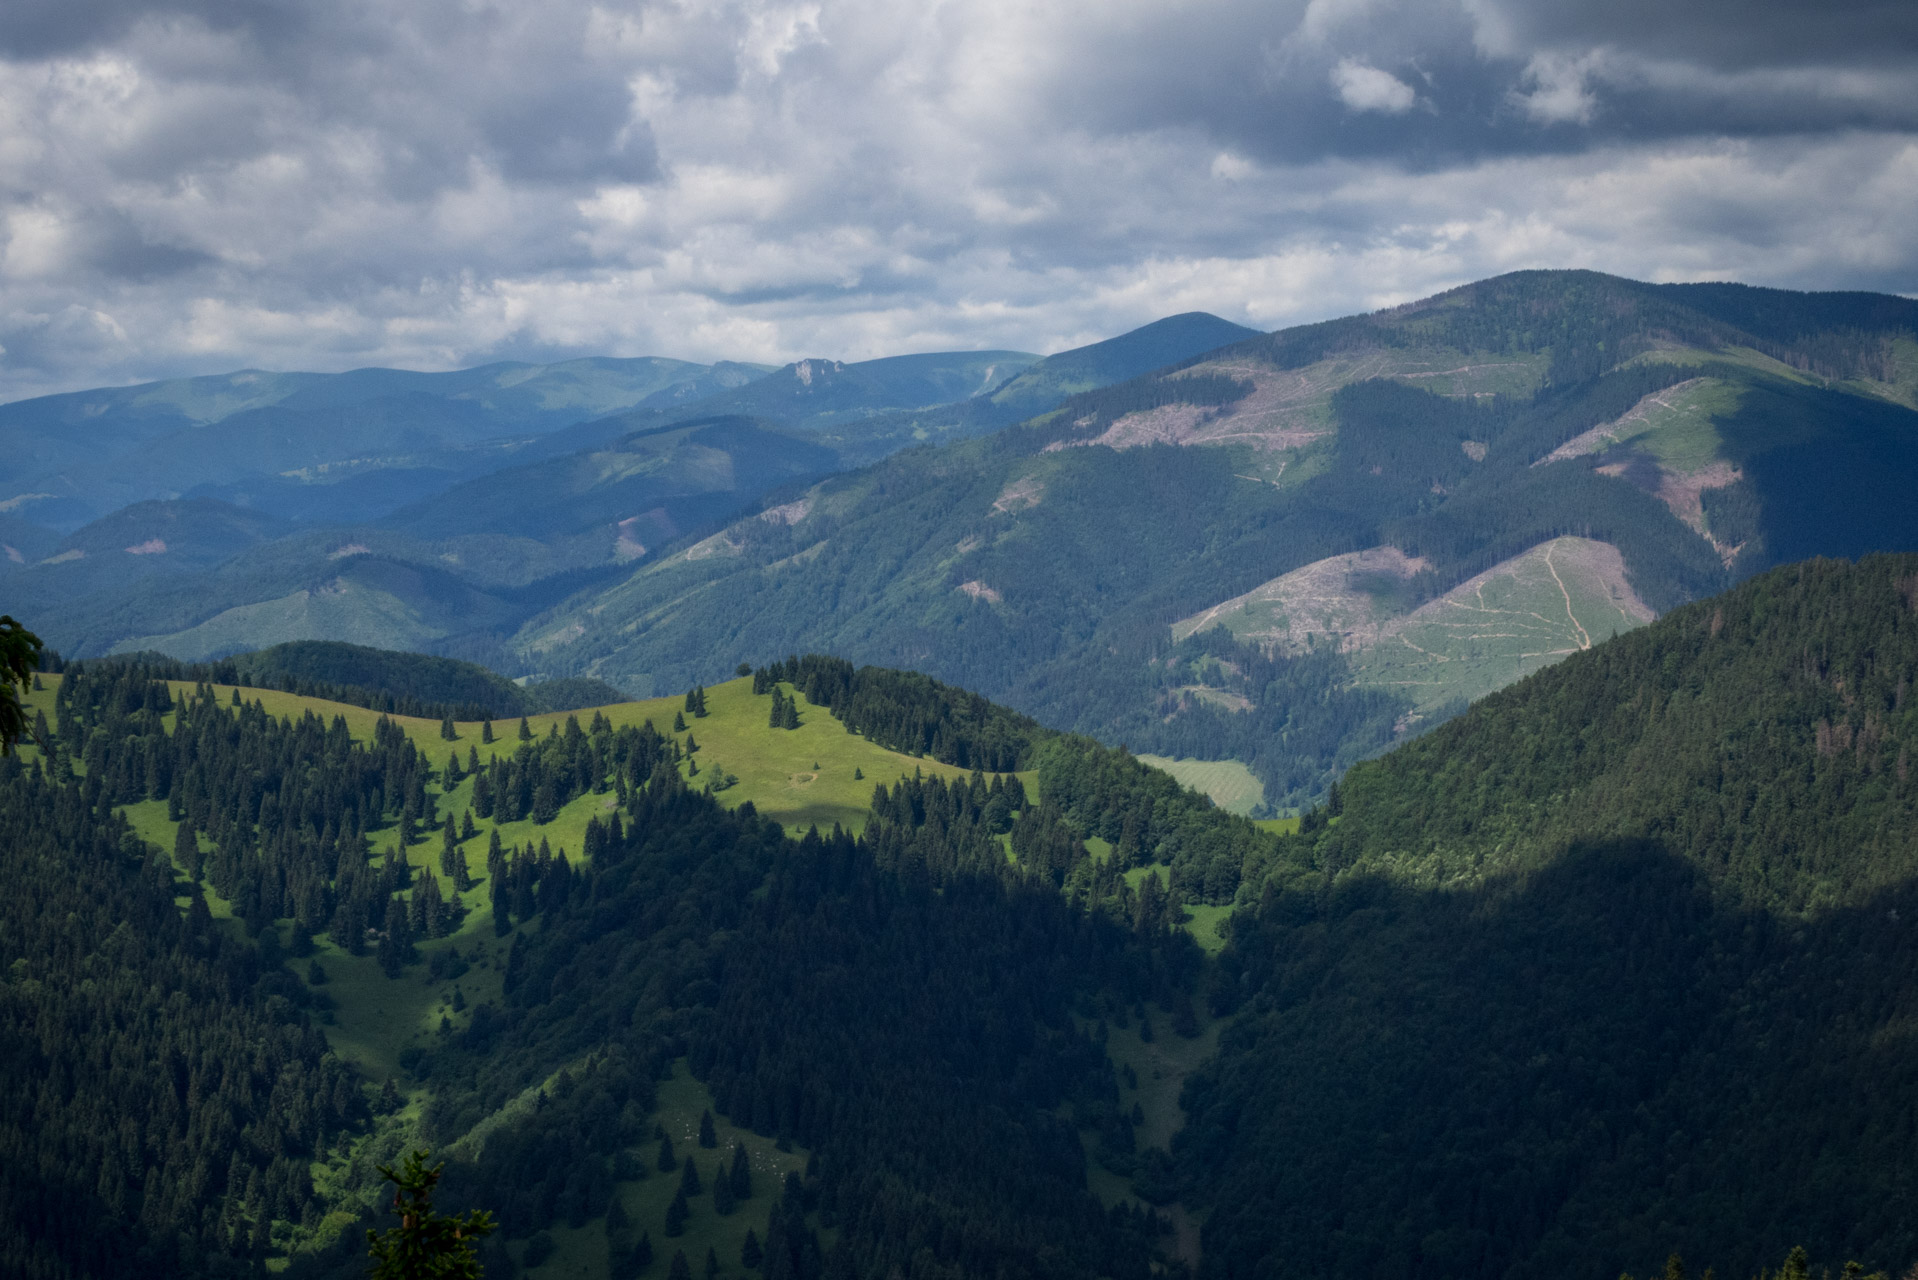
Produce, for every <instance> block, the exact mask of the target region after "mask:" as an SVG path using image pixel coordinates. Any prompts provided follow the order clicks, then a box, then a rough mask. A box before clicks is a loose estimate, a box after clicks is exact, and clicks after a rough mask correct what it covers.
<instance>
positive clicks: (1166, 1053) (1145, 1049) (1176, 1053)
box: [1080, 1005, 1228, 1269]
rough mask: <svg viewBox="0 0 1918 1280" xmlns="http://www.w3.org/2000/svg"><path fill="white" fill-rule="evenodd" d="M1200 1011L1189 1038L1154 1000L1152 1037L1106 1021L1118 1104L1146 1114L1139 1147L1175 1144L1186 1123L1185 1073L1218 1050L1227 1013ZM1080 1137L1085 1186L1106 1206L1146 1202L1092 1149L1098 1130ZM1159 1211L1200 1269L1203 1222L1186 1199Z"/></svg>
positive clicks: (1177, 1244)
mask: <svg viewBox="0 0 1918 1280" xmlns="http://www.w3.org/2000/svg"><path fill="white" fill-rule="evenodd" d="M1198 1012H1199V1013H1200V1015H1201V1021H1200V1023H1199V1034H1198V1036H1197V1037H1195V1038H1194V1039H1191V1040H1187V1039H1185V1038H1184V1037H1182V1036H1179V1035H1177V1034H1175V1033H1174V1032H1173V1031H1172V1016H1171V1013H1170V1012H1169V1011H1168V1010H1165V1009H1162V1008H1159V1007H1158V1006H1156V1005H1155V1006H1149V1012H1148V1016H1149V1017H1150V1018H1151V1020H1152V1030H1153V1037H1152V1040H1151V1042H1150V1043H1147V1042H1146V1041H1145V1040H1143V1039H1142V1038H1141V1037H1140V1035H1139V1024H1138V1023H1137V1022H1136V1021H1135V1022H1132V1024H1131V1025H1130V1026H1126V1027H1119V1026H1114V1025H1111V1024H1110V1023H1108V1025H1107V1028H1106V1056H1107V1057H1108V1058H1110V1059H1111V1060H1112V1066H1113V1070H1114V1071H1115V1072H1117V1073H1118V1076H1119V1105H1120V1106H1122V1107H1126V1108H1128V1109H1129V1108H1130V1107H1131V1106H1132V1105H1133V1104H1134V1103H1135V1102H1136V1103H1137V1104H1138V1105H1139V1111H1140V1113H1141V1115H1142V1116H1143V1117H1144V1122H1143V1123H1141V1124H1140V1125H1138V1126H1137V1128H1136V1129H1135V1130H1134V1137H1135V1138H1136V1140H1137V1143H1138V1149H1139V1150H1140V1151H1145V1150H1147V1149H1148V1148H1151V1147H1159V1148H1162V1149H1165V1150H1170V1149H1171V1144H1172V1135H1173V1134H1175V1133H1177V1132H1178V1131H1179V1130H1180V1129H1182V1128H1184V1127H1185V1120H1186V1116H1185V1108H1183V1107H1181V1106H1180V1105H1179V1094H1180V1092H1181V1091H1182V1090H1183V1089H1184V1088H1185V1081H1186V1077H1187V1076H1189V1075H1191V1074H1192V1073H1193V1072H1194V1071H1196V1070H1197V1069H1198V1068H1199V1066H1200V1065H1201V1064H1203V1063H1204V1062H1206V1061H1207V1060H1208V1059H1209V1058H1211V1057H1212V1055H1213V1054H1214V1053H1216V1052H1217V1051H1218V1048H1219V1034H1220V1032H1221V1031H1223V1030H1224V1029H1225V1024H1226V1022H1227V1021H1228V1019H1225V1018H1215V1017H1211V1016H1210V1015H1209V1014H1208V1013H1206V1011H1205V1009H1204V1006H1203V1005H1200V1007H1199V1010H1198ZM1127 1067H1131V1068H1132V1073H1133V1078H1134V1079H1135V1080H1136V1081H1137V1086H1136V1087H1134V1086H1133V1085H1131V1084H1129V1083H1128V1082H1127V1080H1126V1075H1125V1069H1126V1068H1127ZM1080 1140H1081V1142H1082V1144H1083V1145H1084V1147H1085V1150H1086V1187H1087V1189H1088V1190H1090V1191H1091V1192H1092V1194H1093V1195H1095V1196H1097V1197H1098V1198H1099V1201H1100V1203H1102V1204H1104V1205H1105V1206H1106V1207H1108V1208H1110V1207H1112V1206H1113V1205H1116V1204H1121V1203H1124V1204H1129V1205H1132V1206H1134V1207H1143V1206H1142V1202H1141V1201H1140V1200H1139V1198H1138V1197H1137V1196H1136V1195H1134V1194H1133V1191H1132V1180H1131V1179H1130V1178H1128V1177H1125V1176H1124V1175H1122V1174H1119V1173H1115V1172H1113V1171H1112V1170H1111V1169H1108V1168H1106V1167H1105V1165H1103V1164H1101V1163H1100V1162H1099V1160H1098V1158H1097V1157H1096V1156H1095V1155H1094V1154H1093V1151H1094V1149H1095V1144H1096V1141H1097V1139H1096V1136H1095V1135H1094V1134H1093V1133H1092V1132H1090V1131H1089V1130H1081V1132H1080ZM1160 1211H1161V1212H1163V1213H1165V1214H1166V1215H1167V1216H1168V1217H1169V1218H1170V1219H1171V1220H1172V1225H1173V1231H1174V1233H1175V1239H1174V1242H1173V1245H1172V1252H1173V1253H1174V1254H1175V1255H1176V1256H1178V1257H1180V1258H1183V1259H1184V1260H1185V1262H1186V1264H1187V1266H1189V1267H1192V1268H1195V1269H1196V1268H1197V1266H1198V1264H1199V1222H1198V1221H1197V1219H1195V1218H1194V1217H1193V1216H1192V1214H1190V1213H1189V1212H1188V1211H1187V1210H1186V1209H1185V1207H1184V1206H1183V1205H1179V1204H1172V1205H1167V1206H1163V1207H1162V1208H1161V1210H1160Z"/></svg>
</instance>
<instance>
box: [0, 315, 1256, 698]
mask: <svg viewBox="0 0 1918 1280" xmlns="http://www.w3.org/2000/svg"><path fill="white" fill-rule="evenodd" d="M1249 332H1251V331H1249V330H1242V329H1240V328H1239V327H1238V326H1236V325H1231V324H1228V323H1227V322H1225V321H1223V320H1219V319H1217V318H1216V317H1213V316H1206V315H1202V314H1193V315H1185V316H1174V317H1170V318H1168V319H1166V320H1163V321H1159V322H1156V323H1154V324H1152V325H1148V326H1146V327H1145V328H1143V329H1140V330H1135V331H1133V332H1132V333H1128V334H1122V335H1120V336H1119V337H1117V338H1114V339H1111V340H1109V341H1107V342H1103V343H1095V344H1093V345H1091V346H1089V347H1084V348H1080V349H1078V350H1075V351H1069V352H1063V353H1060V354H1059V355H1058V356H1055V357H1051V358H1049V359H1048V360H1039V359H1038V357H1036V356H1030V355H1025V354H1021V353H1018V352H990V351H988V352H948V353H932V354H926V355H913V356H899V357H888V358H885V359H880V360H871V361H865V362H860V363H854V364H845V363H842V362H838V361H831V360H808V361H801V362H798V363H796V364H793V365H789V366H787V367H786V368H784V369H783V370H778V371H768V370H765V369H760V368H757V367H755V366H748V365H739V364H728V363H724V362H722V363H721V364H717V365H712V366H701V365H683V366H682V365H679V364H676V363H674V362H670V361H644V360H641V361H606V360H599V361H593V360H587V361H574V362H569V363H567V364H564V365H554V366H550V367H538V366H518V365H510V366H509V365H499V366H488V367H486V368H484V369H477V370H467V371H463V372H461V373H457V374H407V373H404V372H399V371H392V370H362V371H360V372H358V373H354V374H343V375H337V376H333V377H327V376H322V375H304V374H302V375H291V374H289V375H266V374H236V375H232V376H231V377H229V378H225V379H217V378H216V379H198V380H187V381H185V382H181V383H167V384H156V385H154V386H148V387H140V388H129V389H123V390H119V391H101V392H98V393H84V394H82V395H80V396H79V397H77V398H76V397H52V398H48V399H45V400H41V401H31V402H23V403H22V404H21V405H16V406H4V407H0V435H4V433H5V431H6V430H9V429H10V428H8V427H7V425H6V424H7V423H8V422H12V423H13V424H14V425H13V428H11V429H12V430H13V431H14V435H15V436H16V437H18V438H19V440H20V441H21V442H22V452H21V453H20V455H19V456H21V457H23V458H27V459H29V462H28V463H26V464H23V465H24V466H25V470H24V471H21V472H20V474H19V475H18V476H16V477H15V479H16V480H17V481H18V482H19V484H21V485H28V484H29V483H31V485H33V486H38V487H35V488H28V489H24V490H22V491H18V492H12V493H11V494H10V495H9V494H8V493H7V492H6V491H3V490H0V579H5V580H6V583H7V590H8V595H9V599H10V600H11V601H12V606H11V607H13V608H14V609H15V610H16V611H17V612H23V613H30V614H32V615H33V616H34V618H35V619H36V625H37V626H38V627H39V628H40V629H41V632H42V633H43V634H44V635H45V636H46V637H47V638H48V639H49V640H50V641H52V642H53V643H54V644H55V645H57V646H58V647H60V648H61V649H62V650H63V651H65V652H68V653H70V654H75V655H94V654H99V653H103V652H108V651H121V652H125V651H129V650H139V649H156V650H164V651H166V652H168V653H170V654H172V655H173V656H175V657H179V658H183V659H189V660H199V659H204V658H209V657H217V656H219V655H221V654H224V653H230V652H233V651H236V650H245V649H249V648H255V647H262V646H267V645H271V644H274V643H278V642H282V641H287V640H302V639H343V640H348V641H352V642H356V643H362V644H371V645H378V646H386V647H407V648H418V649H430V650H433V651H436V652H442V653H450V654H454V655H457V656H463V657H477V658H480V659H482V660H484V661H487V662H489V663H491V664H493V665H495V666H500V667H506V668H510V669H513V670H515V671H516V672H519V671H524V669H525V666H524V664H523V663H522V662H521V661H520V660H519V659H518V658H517V657H516V656H515V655H514V653H513V651H512V650H511V649H509V648H508V647H507V646H506V645H505V643H504V641H505V640H506V638H507V637H509V636H510V635H511V634H512V633H513V632H514V631H516V630H517V629H518V627H519V626H520V624H521V623H522V622H523V621H524V620H525V619H526V618H527V617H529V616H531V615H534V614H536V613H538V612H540V611H542V610H543V609H546V608H549V607H551V606H552V605H554V604H556V603H557V602H559V601H561V600H563V599H565V598H566V597H567V596H570V595H572V594H574V593H577V592H579V591H581V590H584V589H587V588H589V587H592V586H594V585H595V584H604V583H606V582H610V581H614V580H616V579H617V578H619V577H621V576H623V574H622V572H621V570H622V567H625V566H631V565H634V564H637V563H644V562H646V561H647V560H648V559H649V558H653V559H656V558H658V556H659V554H660V553H661V551H662V550H663V549H665V548H666V547H669V546H671V545H672V544H673V543H674V542H675V541H679V540H683V539H687V538H689V537H696V536H701V535H703V534H705V533H709V532H711V531H712V530H714V529H716V528H718V527H721V526H722V525H724V524H725V523H727V522H728V521H730V520H732V519H733V518H734V517H736V516H738V515H739V514H740V513H741V512H743V511H749V510H752V509H753V508H754V507H755V506H757V505H759V503H760V500H761V498H762V497H763V495H765V494H766V493H767V492H768V491H771V490H776V489H779V488H782V487H787V486H794V485H802V484H804V483H805V482H806V481H807V480H810V479H813V478H817V477H819V476H823V475H826V474H830V473H832V472H835V471H841V470H845V469H846V468H848V467H851V466H854V465H858V464H860V463H863V462H866V461H870V460H872V459H874V458H879V457H883V456H885V455H887V454H889V453H892V452H894V451H896V450H897V449H899V448H902V447H905V446H907V445H910V444H912V443H913V442H914V441H915V440H917V439H920V438H926V437H928V436H934V437H943V436H945V435H948V434H953V433H957V434H960V435H965V434H977V433H978V432H981V431H987V430H991V429H994V428H996V427H999V426H1003V425H1005V424H1006V423H1008V422H1012V421H1015V420H1017V419H1018V418H1019V417H1022V416H1024V415H1025V414H1026V413H1028V412H1031V411H1032V410H1033V409H1035V408H1049V407H1051V406H1052V405H1054V404H1056V403H1057V402H1058V401H1059V400H1060V399H1061V398H1063V397H1064V396H1065V395H1066V394H1068V392H1069V391H1070V390H1072V389H1076V388H1079V387H1084V386H1099V385H1104V384H1105V383H1107V382H1110V381H1113V380H1116V379H1120V378H1125V377H1131V376H1135V375H1137V374H1139V373H1142V372H1145V371H1147V370H1148V369H1150V368H1153V367H1155V366H1156V365H1157V364H1160V363H1163V362H1164V361H1165V360H1169V359H1179V358H1185V357H1188V356H1190V355H1193V354H1196V353H1198V352H1200V351H1203V350H1206V349H1209V348H1211V347H1213V346H1217V345H1219V344H1220V343H1223V342H1227V341H1230V340H1233V339H1235V338H1238V337H1241V336H1244V335H1245V334H1246V333H1249ZM1035 361H1037V363H1036V364H1035V363H1034V362H1035ZM1025 374H1031V375H1033V376H1032V377H1030V378H1026V377H1024V376H1023V375H1025ZM762 375H763V376H762ZM1009 379H1010V381H1008V380H1009ZM654 388H656V389H654ZM997 392H1006V393H1008V394H1009V395H1011V396H1012V400H1008V401H1007V402H1006V404H1001V403H999V401H998V400H996V399H994V394H996V393H997ZM1002 398H1003V397H1002ZM1013 401H1016V402H1017V403H1016V404H1015V403H1013ZM750 415H758V416H750ZM33 430H38V431H40V432H42V433H43V434H45V435H46V436H47V437H48V439H47V440H41V441H37V442H34V441H28V440H27V436H28V435H29V434H30V433H31V432H32V431H33ZM27 444H31V445H32V447H31V448H28V447H26V446H27ZM76 451H77V452H76ZM42 455H45V456H44V457H42ZM33 458H40V459H41V463H44V464H45V465H44V466H41V463H34V462H31V459H33ZM36 466H41V469H40V470H35V469H34V468H35V467H36ZM47 468H52V470H47ZM62 468H64V469H62ZM87 468H91V470H86V469H87ZM83 471H84V472H85V474H84V476H83V475H82V472H83ZM35 477H38V478H37V479H36V478H35ZM4 479H5V477H4V476H0V480H4ZM81 490H84V491H85V492H86V493H87V494H88V495H89V497H88V499H87V501H88V502H89V503H92V504H93V505H91V506H87V505H85V504H82V505H79V506H76V505H74V503H73V502H72V501H68V500H67V499H65V498H62V497H61V495H62V494H68V493H70V492H78V491H81ZM129 494H132V495H135V496H142V497H146V498H147V500H145V501H139V502H134V503H132V504H131V505H129V506H126V507H122V508H120V509H119V510H115V511H111V512H110V513H109V514H101V515H100V518H99V519H96V520H93V521H92V522H91V523H85V524H83V527H81V528H78V529H74V530H72V531H71V532H70V533H69V534H68V536H67V537H66V538H65V539H64V540H63V539H62V538H61V536H60V534H59V533H58V532H56V531H55V529H54V528H51V527H47V526H46V525H43V524H36V523H34V521H35V519H39V518H44V519H47V520H50V521H52V522H53V523H54V524H56V525H59V526H60V528H61V529H63V530H64V529H68V528H70V527H71V526H72V525H74V524H79V523H82V522H83V521H84V520H85V519H86V517H87V515H88V514H90V513H93V512H96V511H98V512H107V511H108V509H109V508H111V507H112V506H114V505H115V504H117V503H118V502H119V501H120V500H121V499H122V498H124V497H125V496H127V495H129ZM153 494H160V495H163V496H161V497H151V496H150V495H153ZM182 494H184V495H185V496H180V495H182ZM63 503H64V504H65V505H62V504H63ZM20 513H24V514H20ZM354 557H361V558H360V559H358V560H355V559H354Z"/></svg>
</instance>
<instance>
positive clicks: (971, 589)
mask: <svg viewBox="0 0 1918 1280" xmlns="http://www.w3.org/2000/svg"><path fill="white" fill-rule="evenodd" d="M958 589H959V590H961V591H963V592H965V593H966V594H967V595H969V596H971V597H972V598H973V599H974V600H984V601H986V602H987V603H988V604H998V603H999V601H1000V600H1001V599H1003V598H1004V597H1002V596H1001V595H1000V594H999V593H998V592H997V591H995V590H993V589H992V588H991V587H989V586H987V585H986V584H985V583H983V582H981V581H979V580H978V579H977V578H974V579H973V580H972V581H971V582H962V583H960V584H959V587H958Z"/></svg>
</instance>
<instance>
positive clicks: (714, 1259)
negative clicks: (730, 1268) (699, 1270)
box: [706, 1245, 719, 1280]
mask: <svg viewBox="0 0 1918 1280" xmlns="http://www.w3.org/2000/svg"><path fill="white" fill-rule="evenodd" d="M718 1274H719V1254H718V1253H717V1252H715V1251H714V1249H713V1247H712V1246H711V1245H707V1246H706V1280H714V1277H716V1276H717V1275H718Z"/></svg>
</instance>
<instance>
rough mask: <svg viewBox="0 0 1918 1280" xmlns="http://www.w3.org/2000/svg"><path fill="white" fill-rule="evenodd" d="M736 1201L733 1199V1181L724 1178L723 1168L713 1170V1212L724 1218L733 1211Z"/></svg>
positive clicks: (724, 1171)
mask: <svg viewBox="0 0 1918 1280" xmlns="http://www.w3.org/2000/svg"><path fill="white" fill-rule="evenodd" d="M735 1203H736V1201H734V1199H733V1180H732V1179H731V1178H729V1177H727V1176H726V1170H725V1167H724V1166H719V1167H716V1168H714V1170H713V1212H714V1213H716V1214H718V1215H719V1216H720V1217H722V1218H723V1217H725V1216H726V1215H727V1214H729V1213H731V1212H732V1211H733V1207H734V1205H735Z"/></svg>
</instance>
